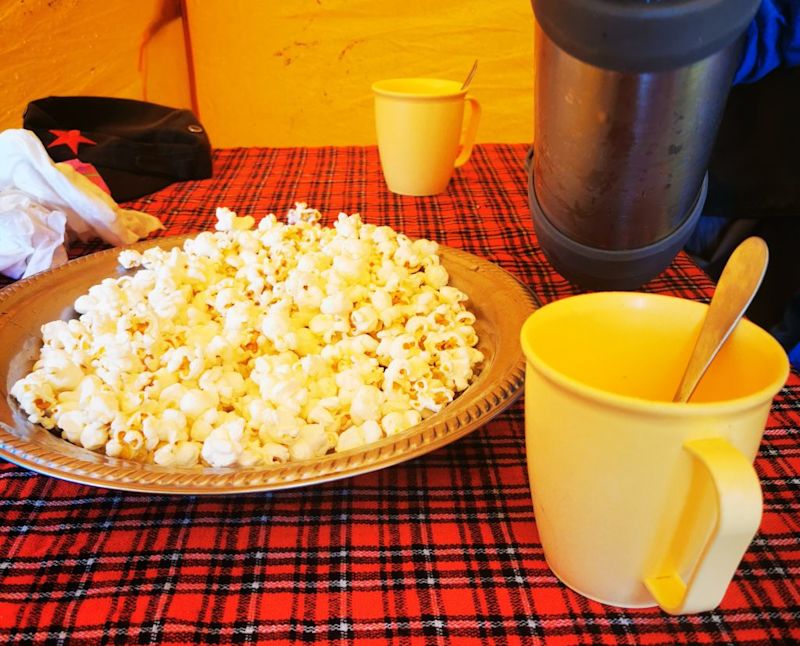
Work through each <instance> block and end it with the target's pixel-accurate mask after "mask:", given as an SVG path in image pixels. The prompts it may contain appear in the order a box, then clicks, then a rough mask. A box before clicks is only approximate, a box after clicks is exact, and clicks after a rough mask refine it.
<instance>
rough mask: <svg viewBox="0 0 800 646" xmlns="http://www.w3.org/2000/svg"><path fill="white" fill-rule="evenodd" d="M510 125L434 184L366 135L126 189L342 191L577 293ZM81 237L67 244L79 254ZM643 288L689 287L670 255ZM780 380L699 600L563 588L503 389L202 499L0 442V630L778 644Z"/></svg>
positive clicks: (783, 541)
mask: <svg viewBox="0 0 800 646" xmlns="http://www.w3.org/2000/svg"><path fill="white" fill-rule="evenodd" d="M525 152H526V147H525V146H523V145H484V146H479V147H478V148H477V149H476V150H475V152H474V155H473V158H472V160H471V161H470V163H468V164H467V165H466V166H465V167H463V168H462V169H460V170H459V171H457V173H456V175H455V177H454V179H453V181H452V182H451V184H450V187H449V189H448V191H447V192H446V193H445V194H443V195H439V196H436V197H430V198H410V197H400V196H397V195H393V194H391V193H390V192H388V190H387V189H386V188H385V185H384V183H383V179H382V177H381V171H380V166H379V162H378V155H377V151H376V150H375V149H374V148H319V149H232V150H221V151H218V152H217V153H216V154H215V158H214V166H215V176H214V178H213V179H210V180H204V181H200V182H189V183H184V184H179V185H174V186H172V187H170V188H167V189H165V190H163V191H161V192H159V193H157V194H155V195H152V196H150V197H147V198H144V199H141V200H138V201H136V202H134V203H131V204H130V206H132V207H134V208H139V209H142V210H145V211H148V212H150V213H153V214H155V215H157V216H158V217H160V218H161V219H162V221H163V222H164V224H165V225H166V227H167V228H166V231H164V232H162V235H171V234H178V233H187V232H193V231H201V230H205V229H209V228H211V227H212V226H213V223H214V221H215V218H214V210H215V208H216V207H217V206H227V207H229V208H231V209H234V210H236V211H239V213H240V214H252V215H254V216H256V217H259V216H261V215H264V214H266V213H268V212H274V213H276V215H278V216H279V217H282V216H283V215H284V214H285V212H286V210H287V209H288V208H289V207H290V206H291V205H292V204H293V203H294V201H305V202H308V203H309V204H310V205H311V206H314V207H315V208H318V209H319V210H320V211H322V212H323V214H324V215H325V219H324V220H323V223H330V222H331V221H332V219H333V218H335V216H336V214H337V213H338V212H339V211H346V212H348V213H351V212H360V213H361V214H362V217H363V218H364V219H365V220H366V221H367V222H371V223H375V224H388V225H390V226H392V227H394V228H395V229H398V230H401V231H403V232H405V233H407V234H408V235H410V236H424V237H428V238H432V239H435V240H438V241H440V242H442V243H444V244H447V245H449V246H452V247H458V248H462V249H466V250H468V251H471V252H472V253H476V254H480V255H482V256H484V257H486V258H488V259H489V260H491V261H492V262H494V263H497V264H498V265H500V266H502V267H503V268H505V269H506V270H508V271H510V272H511V273H512V274H514V275H515V276H517V277H518V278H519V279H520V280H521V281H522V282H523V283H525V284H527V285H529V286H530V288H531V289H532V290H533V292H534V293H535V295H536V296H537V297H538V298H539V300H540V301H541V302H543V303H546V302H549V301H551V300H554V299H556V298H560V297H563V296H567V295H569V294H573V293H575V292H576V290H575V288H574V287H573V286H572V285H570V284H569V283H568V282H566V281H565V280H564V279H562V278H561V277H560V276H558V275H557V274H555V273H554V272H553V271H552V270H551V269H550V267H549V266H548V264H547V263H546V261H545V259H544V257H543V255H542V252H541V251H540V250H539V248H538V246H537V243H536V237H535V235H534V234H533V231H532V227H531V219H530V215H529V210H528V205H527V197H526V178H525V172H524V168H523V165H524V157H525ZM99 248H100V246H99V245H89V246H85V247H82V248H73V249H72V255H78V254H84V253H90V252H92V251H96V250H97V249H99ZM645 289H646V290H647V291H654V292H662V293H667V294H673V295H678V296H682V297H687V298H694V299H699V300H707V299H708V298H709V297H710V295H711V290H712V284H711V282H710V281H709V280H708V279H707V278H706V277H705V276H704V275H703V274H702V272H701V271H700V270H698V269H697V268H696V267H695V266H694V265H693V264H692V263H691V261H690V260H689V259H688V258H687V257H685V256H684V255H681V256H679V257H678V258H677V259H676V261H675V262H674V263H673V265H672V266H671V267H670V268H669V269H668V270H667V271H666V272H665V273H664V274H663V275H661V276H660V277H658V278H657V279H655V280H653V281H652V282H650V283H649V284H648V285H646V287H645ZM798 426H800V379H798V377H797V375H796V374H794V373H793V374H792V376H791V377H790V382H789V385H788V386H787V387H786V388H785V389H784V390H783V391H782V392H781V394H780V395H779V396H778V398H777V400H776V402H775V406H774V410H773V414H772V415H771V417H770V419H769V422H768V427H767V430H766V434H765V437H764V441H763V443H762V446H761V451H760V453H759V457H758V459H757V461H756V469H757V471H758V473H759V476H760V477H761V482H762V486H763V490H764V517H763V521H762V524H761V530H760V532H759V534H758V535H757V537H756V539H755V540H754V542H753V543H752V545H751V546H750V549H749V550H748V552H747V554H746V555H745V557H744V561H743V562H742V564H741V566H740V568H739V570H738V571H737V573H736V576H735V578H734V581H733V583H732V585H731V586H730V588H729V590H728V593H727V594H726V595H725V598H724V599H723V601H722V605H721V606H720V608H719V609H718V610H716V611H714V612H708V613H704V614H700V615H695V616H684V617H670V616H667V615H665V614H664V613H662V612H661V611H660V610H658V609H645V610H621V609H615V608H609V607H605V606H602V605H600V604H598V603H595V602H593V601H589V600H587V599H584V598H583V597H581V596H579V595H577V594H576V593H574V592H572V591H571V590H569V589H567V588H565V587H564V586H563V585H562V584H560V583H559V582H558V581H557V580H556V578H555V577H554V576H553V574H552V573H551V572H550V570H549V569H548V568H547V565H546V564H545V561H544V558H543V556H542V549H541V546H540V544H539V540H538V537H537V533H536V525H535V522H534V517H533V509H532V505H531V500H530V494H529V490H528V481H527V475H526V471H525V443H524V432H523V412H522V403H521V401H518V402H517V403H516V404H515V405H513V406H512V407H511V408H509V409H508V410H506V411H505V412H504V413H503V414H501V415H500V416H499V417H498V418H496V419H495V420H494V421H493V422H491V423H490V424H488V425H486V426H485V427H483V428H481V429H479V430H478V431H476V432H474V433H472V434H471V435H469V436H467V437H466V438H464V439H462V440H460V441H458V442H456V443H454V444H451V445H450V446H448V447H446V448H443V449H440V450H438V451H436V452H434V453H431V454H428V455H427V456H425V457H422V458H418V459H416V460H413V461H411V462H407V463H404V464H401V465H398V466H394V467H391V468H388V469H384V470H382V471H378V472H375V473H371V474H367V475H362V476H358V477H354V478H351V479H348V480H342V481H339V482H334V483H330V484H325V485H320V486H314V487H309V488H305V489H298V490H291V491H283V492H276V493H271V494H248V495H237V496H230V497H219V498H203V497H192V496H189V497H168V496H147V495H141V494H134V493H120V492H115V491H108V490H104V489H95V488H91V487H88V486H82V485H76V484H71V483H68V482H62V481H59V480H55V479H52V478H48V477H44V476H40V475H36V474H34V473H30V472H28V471H24V470H22V469H20V468H18V467H16V466H13V465H11V464H8V463H6V462H2V461H0V510H2V511H0V642H2V643H15V644H44V643H50V644H68V643H87V644H112V643H113V644H128V643H137V644H150V643H163V644H187V643H256V642H262V641H268V640H269V641H275V642H276V643H280V642H284V643H290V642H308V643H316V644H348V643H355V644H365V645H368V644H375V645H379V644H385V643H399V644H417V643H419V644H422V643H431V644H475V645H476V646H477V645H483V644H496V645H498V646H502V645H505V644H538V643H545V644H565V645H567V644H595V643H600V644H640V643H641V644H700V643H703V644H712V643H713V644H718V643H740V644H768V643H769V644H778V643H791V642H794V643H797V642H800V626H798V623H800V622H799V621H798V620H799V619H800V584H799V583H798V572H799V571H800V514H799V513H798V512H799V511H800V486H799V485H800V478H799V477H798V468H800V441H798Z"/></svg>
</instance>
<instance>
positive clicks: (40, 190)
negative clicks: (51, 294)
mask: <svg viewBox="0 0 800 646" xmlns="http://www.w3.org/2000/svg"><path fill="white" fill-rule="evenodd" d="M162 228H163V225H162V224H161V222H159V221H158V219H157V218H155V217H153V216H152V215H148V214H147V213H142V212H140V211H132V210H129V209H121V208H120V207H119V206H117V203H116V202H114V200H113V199H112V198H111V196H110V195H108V194H107V193H106V192H105V191H103V190H102V189H101V188H100V187H99V186H96V185H95V184H93V183H92V182H91V181H90V180H89V179H87V178H86V177H84V176H83V175H81V174H80V173H79V172H78V171H76V170H75V169H74V168H72V167H71V166H70V165H69V164H63V163H62V164H56V163H54V162H53V161H52V160H51V159H50V156H49V155H48V154H47V151H46V150H45V149H44V146H43V145H42V142H41V141H39V138H38V137H37V136H36V135H35V134H33V133H32V132H30V131H28V130H13V129H12V130H5V131H3V132H0V273H3V274H6V275H7V276H9V277H11V278H22V277H27V276H30V275H32V274H34V273H36V272H39V271H43V270H45V269H49V268H50V267H56V266H58V265H60V264H63V263H64V262H66V259H67V254H66V250H65V248H64V242H65V240H66V239H67V236H68V235H69V234H74V235H75V236H77V237H78V238H80V239H81V240H89V239H91V238H94V237H99V238H101V239H102V240H104V241H105V242H108V243H109V244H113V245H122V244H130V243H132V242H136V241H137V240H139V239H140V238H144V237H146V236H147V235H148V234H150V233H152V232H153V231H155V230H157V229H162Z"/></svg>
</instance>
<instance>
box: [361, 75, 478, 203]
mask: <svg viewBox="0 0 800 646" xmlns="http://www.w3.org/2000/svg"><path fill="white" fill-rule="evenodd" d="M372 91H373V92H374V94H375V128H376V132H377V136H378V152H379V154H380V159H381V168H382V169H383V176H384V178H385V179H386V184H387V185H388V187H389V190H391V191H392V192H393V193H399V194H400V195H436V194H438V193H442V192H443V191H444V190H445V189H446V188H447V183H448V182H449V181H450V177H451V176H452V175H453V169H454V168H458V167H459V166H463V165H464V164H465V163H466V162H467V160H468V159H469V156H470V154H471V153H472V146H473V145H474V143H475V133H476V132H477V130H478V121H479V120H480V115H481V107H480V104H479V103H478V101H477V100H476V99H474V98H473V97H471V96H469V95H468V94H467V93H466V90H462V89H461V84H460V83H459V82H457V81H447V80H442V79H424V78H407V79H391V80H386V81H378V82H376V83H373V85H372ZM465 103H467V104H469V105H470V107H471V112H470V116H469V121H468V122H467V124H466V127H465V128H464V135H463V138H462V136H461V131H462V125H463V122H464V104H465Z"/></svg>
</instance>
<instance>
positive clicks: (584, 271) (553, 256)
mask: <svg viewBox="0 0 800 646" xmlns="http://www.w3.org/2000/svg"><path fill="white" fill-rule="evenodd" d="M707 189H708V175H706V176H705V177H704V178H703V184H702V186H701V187H700V192H699V193H698V195H697V199H696V200H695V203H694V206H693V207H692V210H691V212H690V213H689V215H688V216H687V217H686V219H685V220H684V221H683V223H682V224H681V225H680V226H679V227H678V228H677V229H675V231H673V232H672V233H671V234H669V235H668V236H667V237H666V238H662V239H661V240H658V241H656V242H654V243H652V244H650V245H647V246H646V247H639V248H637V249H620V250H613V249H599V248H596V247H589V246H587V245H584V244H581V243H580V242H575V241H574V240H572V239H571V238H568V237H567V236H565V235H564V234H563V233H561V232H560V231H559V230H558V229H557V228H556V227H555V226H554V225H553V224H552V223H551V222H550V220H548V219H547V216H546V215H545V214H544V212H543V211H542V208H541V206H540V205H539V200H538V199H537V198H536V192H535V191H534V188H533V178H532V177H530V176H529V182H528V201H529V202H530V207H531V213H532V214H533V226H534V229H535V231H536V237H537V238H538V240H539V246H540V247H541V248H542V251H544V254H545V256H547V259H548V260H549V261H550V263H551V264H552V265H553V267H555V269H556V271H558V273H560V274H561V275H562V276H564V277H565V278H567V279H568V280H571V281H572V282H574V283H576V284H577V285H579V286H580V287H583V288H585V289H593V290H628V289H638V288H639V287H641V286H642V285H643V284H644V283H646V282H647V281H648V280H650V279H652V278H655V277H656V276H658V274H660V273H661V272H662V271H664V269H666V268H667V267H668V266H669V264H670V263H671V262H672V260H673V258H675V256H676V255H677V253H678V252H679V251H680V250H681V249H682V248H683V246H684V245H685V244H686V242H687V240H688V239H689V236H690V235H691V234H692V231H693V230H694V227H695V225H696V224H697V220H698V219H699V217H700V214H701V213H702V211H703V205H704V204H705V201H706V191H707Z"/></svg>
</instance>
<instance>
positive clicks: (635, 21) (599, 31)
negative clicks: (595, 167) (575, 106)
mask: <svg viewBox="0 0 800 646" xmlns="http://www.w3.org/2000/svg"><path fill="white" fill-rule="evenodd" d="M759 3H760V0H531V5H532V6H533V12H534V14H535V15H536V20H537V21H538V23H539V25H540V26H541V28H542V29H543V30H544V32H545V33H546V34H547V35H548V36H549V37H550V38H551V39H552V40H553V42H555V43H556V45H558V46H559V47H561V48H562V49H563V50H564V51H566V52H567V53H569V54H571V55H572V56H574V57H576V58H578V59H580V60H582V61H584V62H586V63H589V64H591V65H595V66H597V67H602V68H606V69H610V70H619V71H624V72H659V71H664V70H669V69H674V68H677V67H682V66H683V65H689V64H691V63H694V62H696V61H699V60H701V59H703V58H706V57H707V56H709V55H710V54H712V53H714V52H716V51H718V50H720V49H723V48H724V47H725V46H727V45H728V44H730V43H731V42H732V41H733V40H735V39H736V38H737V37H738V36H740V35H741V34H742V32H744V30H745V29H746V28H747V25H748V24H749V23H750V21H751V20H752V19H753V16H754V15H755V13H756V11H757V10H758V5H759Z"/></svg>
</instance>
